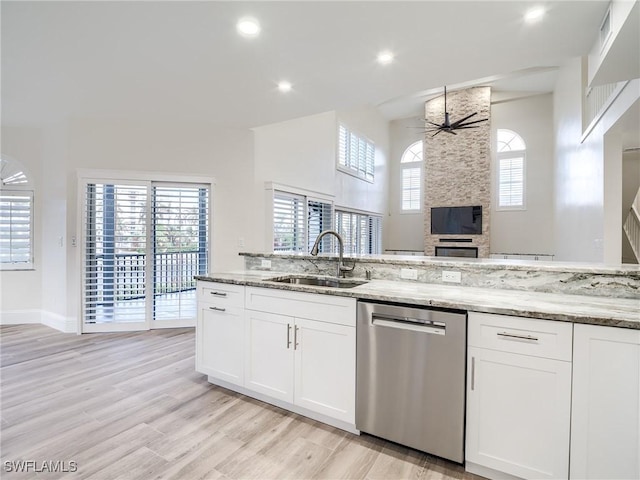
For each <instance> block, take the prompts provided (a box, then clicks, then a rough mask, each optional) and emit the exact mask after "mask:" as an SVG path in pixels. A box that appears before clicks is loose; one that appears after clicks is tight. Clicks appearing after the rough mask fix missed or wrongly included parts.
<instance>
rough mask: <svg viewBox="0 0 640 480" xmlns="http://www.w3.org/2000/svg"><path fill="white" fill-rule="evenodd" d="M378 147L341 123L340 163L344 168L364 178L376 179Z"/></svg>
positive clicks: (339, 136)
mask: <svg viewBox="0 0 640 480" xmlns="http://www.w3.org/2000/svg"><path fill="white" fill-rule="evenodd" d="M375 157H376V147H375V145H374V144H373V143H372V142H370V141H369V140H367V139H366V138H364V137H361V136H359V135H356V134H355V133H353V132H351V131H349V129H348V128H347V127H346V126H344V125H342V124H340V126H339V128H338V165H339V166H341V167H343V170H346V171H347V172H350V173H353V174H354V175H356V176H358V177H361V178H364V179H365V180H368V181H370V182H373V179H374V168H375Z"/></svg>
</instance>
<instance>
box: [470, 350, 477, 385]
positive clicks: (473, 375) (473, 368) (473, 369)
mask: <svg viewBox="0 0 640 480" xmlns="http://www.w3.org/2000/svg"><path fill="white" fill-rule="evenodd" d="M475 388H476V357H471V391H472V392H473V391H474V390H475Z"/></svg>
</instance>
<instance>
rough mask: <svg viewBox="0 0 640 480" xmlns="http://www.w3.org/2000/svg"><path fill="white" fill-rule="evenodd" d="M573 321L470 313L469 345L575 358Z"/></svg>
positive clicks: (566, 358)
mask: <svg viewBox="0 0 640 480" xmlns="http://www.w3.org/2000/svg"><path fill="white" fill-rule="evenodd" d="M572 336H573V324H571V323H568V322H556V321H552V320H538V319H535V318H523V317H513V316H509V315H494V314H489V313H477V312H469V332H468V344H469V345H470V346H474V347H480V348H488V349H491V350H498V351H501V352H512V353H519V354H522V355H531V356H534V357H541V358H553V359H556V360H566V361H571V352H572Z"/></svg>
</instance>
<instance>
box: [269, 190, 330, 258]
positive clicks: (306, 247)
mask: <svg viewBox="0 0 640 480" xmlns="http://www.w3.org/2000/svg"><path fill="white" fill-rule="evenodd" d="M266 191H267V195H268V202H267V215H268V217H267V218H269V220H270V225H269V228H268V230H267V232H268V239H267V242H268V243H267V245H268V247H267V248H268V249H270V250H271V251H272V252H273V253H275V254H282V255H292V254H293V255H295V254H300V253H309V251H310V250H311V247H312V246H313V244H314V243H315V240H316V238H311V232H312V231H313V232H315V231H316V230H317V229H318V228H320V231H324V230H329V229H333V225H334V218H335V213H334V203H333V197H332V196H330V195H326V194H324V193H320V192H312V191H309V190H304V189H300V188H296V187H290V186H287V185H280V184H274V183H271V182H267V183H266ZM276 195H282V196H290V197H292V198H298V199H300V200H302V210H303V211H302V215H301V218H302V219H303V220H304V233H303V235H302V238H301V239H300V240H299V242H297V243H296V245H298V246H299V248H298V249H295V250H292V249H288V250H276V249H275V240H276V236H275V228H276V224H275V217H274V208H275V198H276ZM311 204H315V205H316V206H317V205H324V207H323V209H324V208H326V207H328V212H329V213H330V217H329V219H328V221H327V220H325V219H323V221H322V222H321V225H320V226H319V227H317V228H316V227H312V226H311V222H312V221H313V219H312V218H311V217H310V215H309V210H310V205H311ZM325 212H326V210H325ZM323 215H324V213H323ZM327 222H328V225H326V226H325V224H326V223H327ZM333 249H334V240H333V237H325V238H323V239H322V243H321V245H320V249H319V251H320V253H331V252H332V251H333Z"/></svg>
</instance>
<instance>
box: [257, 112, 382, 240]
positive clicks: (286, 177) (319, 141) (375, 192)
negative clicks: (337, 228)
mask: <svg viewBox="0 0 640 480" xmlns="http://www.w3.org/2000/svg"><path fill="white" fill-rule="evenodd" d="M339 121H342V122H344V123H345V124H346V125H347V126H348V127H349V128H350V129H351V130H352V131H353V132H355V133H358V134H360V135H364V136H365V137H367V138H369V139H370V140H371V141H372V142H373V143H374V144H375V145H376V160H375V181H374V182H373V183H370V182H366V181H364V180H361V179H359V178H356V177H354V176H352V175H349V174H345V173H343V172H340V171H338V170H337V169H336V155H337V135H338V122H339ZM254 140H255V186H254V188H255V195H254V200H255V202H256V205H259V206H258V207H257V208H256V209H255V212H257V214H258V215H256V214H254V216H253V218H254V221H253V224H254V228H253V234H252V245H251V246H254V245H255V243H254V242H253V239H258V243H259V245H257V247H258V248H257V249H258V250H264V251H271V250H272V249H273V247H272V245H270V244H269V238H270V235H269V232H267V229H268V228H269V227H270V223H269V222H266V221H265V218H266V217H268V216H269V215H270V212H268V211H267V202H266V191H265V183H266V182H273V183H275V184H278V185H283V186H288V187H293V188H296V189H303V190H306V191H309V192H317V193H321V194H323V195H327V196H330V197H332V198H333V200H334V203H335V205H336V206H338V207H347V208H351V209H358V210H365V211H369V212H375V213H379V214H384V213H385V212H386V206H387V198H388V193H387V188H388V180H387V179H388V173H387V157H388V150H389V139H388V123H387V122H386V121H385V120H384V119H383V118H382V117H381V116H380V114H379V113H378V112H376V111H375V110H374V109H369V108H367V109H359V110H354V111H348V112H326V113H321V114H318V115H312V116H308V117H303V118H298V119H294V120H289V121H286V122H281V123H276V124H271V125H265V126H262V127H258V128H255V129H254ZM258 216H261V218H257V217H258ZM248 246H249V245H248ZM254 250H255V248H254Z"/></svg>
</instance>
